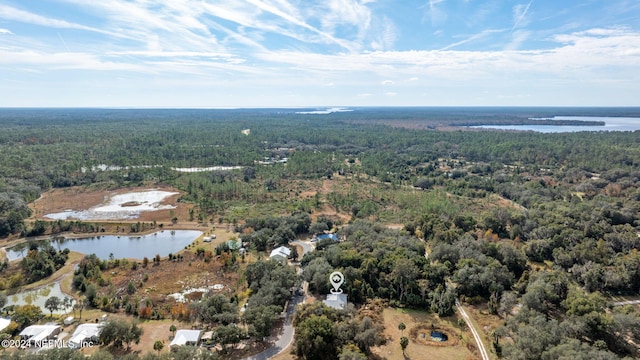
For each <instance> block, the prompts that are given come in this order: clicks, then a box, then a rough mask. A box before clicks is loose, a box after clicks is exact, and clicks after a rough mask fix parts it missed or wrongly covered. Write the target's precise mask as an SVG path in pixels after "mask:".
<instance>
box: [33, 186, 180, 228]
mask: <svg viewBox="0 0 640 360" xmlns="http://www.w3.org/2000/svg"><path fill="white" fill-rule="evenodd" d="M179 194H180V193H179V192H178V191H177V190H175V189H173V188H170V187H165V188H146V187H140V188H126V189H118V190H111V191H109V190H90V189H87V188H83V187H72V188H64V189H53V190H49V191H47V192H44V193H43V194H42V196H41V197H40V199H38V200H36V201H35V202H33V203H31V204H30V205H29V206H30V207H31V209H32V210H33V214H34V215H33V218H35V219H45V220H51V219H52V218H53V219H78V220H93V221H100V220H140V221H153V220H156V221H158V222H170V220H171V218H172V217H173V216H176V217H178V218H179V219H180V221H184V220H186V219H187V218H188V208H189V206H191V205H189V204H185V203H178V202H177V200H178V198H179Z"/></svg>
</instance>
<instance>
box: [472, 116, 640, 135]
mask: <svg viewBox="0 0 640 360" xmlns="http://www.w3.org/2000/svg"><path fill="white" fill-rule="evenodd" d="M550 119H551V120H584V121H604V122H605V125H604V126H558V125H479V126H469V127H472V128H481V129H499V130H519V131H537V132H541V133H563V132H578V131H635V130H640V118H631V117H597V116H555V117H553V118H550Z"/></svg>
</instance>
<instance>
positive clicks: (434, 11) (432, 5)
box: [423, 0, 447, 27]
mask: <svg viewBox="0 0 640 360" xmlns="http://www.w3.org/2000/svg"><path fill="white" fill-rule="evenodd" d="M445 1H446V0H429V1H428V2H427V3H426V4H425V5H424V6H423V8H424V9H426V10H425V15H424V17H423V21H424V20H425V19H428V20H429V21H430V22H431V25H432V26H436V27H438V26H441V25H443V24H444V23H445V22H446V21H447V13H446V12H445V11H444V10H443V9H442V7H441V6H440V4H441V3H444V2H445Z"/></svg>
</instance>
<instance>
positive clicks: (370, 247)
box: [0, 108, 640, 359]
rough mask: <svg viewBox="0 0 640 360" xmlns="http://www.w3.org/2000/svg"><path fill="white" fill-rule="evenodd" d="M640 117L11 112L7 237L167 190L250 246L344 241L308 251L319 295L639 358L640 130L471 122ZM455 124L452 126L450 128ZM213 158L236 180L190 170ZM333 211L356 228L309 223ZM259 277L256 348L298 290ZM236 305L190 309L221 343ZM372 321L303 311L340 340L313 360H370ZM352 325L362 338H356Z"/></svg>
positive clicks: (559, 348)
mask: <svg viewBox="0 0 640 360" xmlns="http://www.w3.org/2000/svg"><path fill="white" fill-rule="evenodd" d="M612 112H613V113H612ZM639 114H640V110H638V109H635V108H623V109H597V108H586V109H567V108H507V109H499V108H463V109H457V108H435V109H422V108H404V109H386V108H380V109H377V108H367V109H353V111H349V112H339V113H332V114H325V115H309V114H297V113H296V112H295V111H292V110H290V109H263V110H258V109H256V110H110V109H104V110H99V109H91V110H89V109H84V110H83V109H50V110H29V109H5V110H2V111H0V129H1V131H0V237H3V238H7V237H9V238H12V237H13V238H15V237H17V236H29V235H38V234H43V233H55V232H57V231H55V230H54V227H55V226H60V223H59V222H58V225H56V223H55V222H50V223H49V222H25V219H28V218H29V217H30V216H31V211H30V209H29V207H28V206H27V204H28V203H30V202H32V201H34V200H35V199H37V198H38V197H39V195H40V193H41V192H43V191H46V190H48V189H51V188H56V187H71V186H92V187H100V188H106V189H114V188H120V187H127V186H138V185H143V184H167V185H171V186H174V187H176V188H178V189H180V190H181V191H182V192H183V195H182V198H181V201H185V202H190V203H193V204H194V206H195V209H196V210H195V213H194V214H193V217H194V219H196V220H199V221H204V220H206V219H214V218H216V219H219V221H221V222H222V221H226V222H229V223H233V225H236V227H237V230H238V231H239V232H241V233H242V234H243V240H244V241H245V242H247V243H249V248H250V249H251V251H255V252H264V251H266V250H270V249H273V248H275V247H277V246H280V245H287V244H288V243H289V242H290V241H292V240H295V239H296V238H297V237H299V236H300V235H302V234H307V233H311V234H313V233H322V232H324V231H327V230H330V229H334V230H337V234H338V235H339V236H340V238H341V239H342V240H343V241H340V242H332V241H325V242H320V243H318V244H317V246H316V250H315V251H313V252H310V253H308V254H306V255H305V256H304V257H303V258H301V266H302V267H303V268H304V272H303V274H302V275H301V280H304V281H306V282H308V284H309V291H311V292H313V293H315V294H317V295H320V294H326V293H327V292H328V290H329V289H328V286H329V284H328V283H327V281H326V279H327V277H328V274H330V273H331V272H332V271H334V270H336V269H338V270H340V271H342V272H343V273H344V274H345V277H346V278H347V279H352V281H349V282H347V283H346V284H345V291H346V293H347V294H348V296H349V301H350V302H353V303H354V304H356V305H363V304H367V303H369V304H371V303H372V302H374V301H377V300H383V301H385V302H387V303H388V304H389V305H390V306H393V307H406V308H414V309H422V310H425V311H428V312H433V313H437V314H439V315H440V316H449V315H451V314H453V313H454V312H455V301H456V299H460V300H461V301H463V302H465V303H468V304H485V305H486V307H487V309H488V312H489V313H491V314H494V315H496V316H499V317H500V318H501V319H502V323H501V326H499V327H497V328H496V329H495V330H493V346H494V351H495V353H496V354H497V355H499V356H501V357H504V358H507V359H559V358H568V357H569V356H572V357H576V358H578V359H592V358H598V359H610V358H611V359H613V358H619V357H625V356H630V357H637V356H639V355H640V352H639V348H638V345H637V344H638V343H640V313H639V312H638V309H637V308H636V307H634V306H632V305H626V306H614V305H615V304H614V301H613V300H612V299H613V297H615V296H621V295H625V296H631V295H633V296H637V295H638V292H640V253H639V252H638V249H639V248H640V232H639V231H640V188H638V182H639V179H640V132H638V131H636V132H579V133H552V134H541V133H535V132H501V131H466V130H465V129H464V128H461V127H456V126H467V125H485V124H527V123H531V121H532V120H531V118H550V117H553V116H556V115H583V116H638V115H639ZM568 124H571V125H575V124H576V123H575V122H571V123H565V125H568ZM580 125H585V126H589V128H591V127H594V126H595V127H597V126H598V125H601V124H598V123H585V124H580ZM442 126H447V129H446V131H443V130H434V129H436V128H440V127H442ZM246 129H248V130H250V131H243V130H246ZM210 166H228V167H239V168H237V169H232V168H229V169H227V170H218V171H207V172H196V173H184V172H179V171H176V169H178V168H190V167H210ZM326 179H342V180H344V183H343V184H348V185H345V186H342V187H340V188H334V189H332V191H329V192H328V193H327V194H326V195H325V196H324V197H322V198H320V197H319V195H316V196H315V197H307V198H305V197H302V196H297V195H299V194H300V193H301V192H302V191H303V190H304V189H298V188H296V189H294V188H293V187H292V184H293V183H296V184H303V185H300V186H301V187H304V184H306V183H307V182H313V181H318V180H326ZM323 206H328V207H330V208H331V209H334V210H335V211H337V212H340V213H344V214H348V216H349V217H350V221H348V222H345V223H342V222H341V221H340V220H339V219H336V218H317V219H315V218H314V219H315V221H312V219H311V215H312V214H313V213H314V211H316V210H318V209H320V208H321V207H323ZM385 224H401V225H402V226H401V229H399V230H398V229H390V228H389V227H387V226H385ZM30 250H31V251H30V252H29V254H30V255H29V256H28V257H27V258H25V260H23V266H24V267H25V269H24V275H23V278H25V280H30V281H35V280H37V279H40V278H42V277H45V276H47V275H48V274H50V273H51V272H52V271H53V270H54V269H55V268H57V267H59V266H61V264H64V261H65V260H66V254H65V253H56V252H55V251H54V250H52V249H49V248H46V247H40V248H39V247H38V246H36V245H31V248H30ZM87 261H94V262H95V263H91V264H92V265H91V266H90V267H81V268H80V271H79V272H78V277H77V278H76V279H74V281H76V280H77V286H78V287H80V286H82V287H84V288H85V290H86V288H91V287H93V286H95V285H94V284H92V283H91V284H89V283H86V282H85V279H89V278H91V276H92V275H91V274H92V273H89V270H90V269H91V268H93V267H98V268H99V267H100V266H103V267H104V266H105V265H104V264H101V263H100V261H99V260H96V259H93V260H91V259H88V260H87ZM87 261H85V262H84V263H83V264H85V265H86V264H89V263H90V262H87ZM30 263H33V264H37V266H36V265H34V266H30V265H29V264H30ZM5 267H6V266H3V267H2V268H1V269H2V271H4V268H5ZM33 269H37V271H34V270H33ZM101 270H105V268H103V269H101ZM80 275H81V276H80ZM244 279H245V281H246V286H248V287H249V288H250V289H251V292H252V295H251V297H250V298H249V300H248V301H249V304H250V306H249V309H250V310H249V311H247V313H246V314H245V315H244V316H245V318H246V321H247V322H248V323H249V324H250V325H251V328H250V331H249V332H250V334H242V336H249V335H250V336H255V337H262V336H265V335H266V334H268V332H269V329H270V328H271V326H272V324H273V323H274V322H275V321H276V318H277V313H278V311H279V310H278V309H281V308H282V306H284V304H285V303H286V301H287V296H288V289H289V288H291V287H293V286H294V284H297V283H298V281H299V280H298V279H297V278H296V275H295V274H294V273H293V272H292V271H290V269H289V268H288V267H282V266H278V265H277V264H275V263H272V262H268V261H264V262H263V261H258V262H256V263H253V264H250V265H249V266H248V267H247V269H246V273H245V275H244ZM3 286H4V287H5V288H6V287H10V285H9V284H8V283H3ZM90 291H92V292H93V290H90ZM235 300H236V299H234V298H232V299H228V298H215V297H211V298H208V299H207V300H206V301H205V302H203V303H202V304H201V305H200V307H199V308H198V307H194V308H192V309H190V312H189V313H190V315H189V316H191V317H193V318H197V319H198V320H199V321H203V322H208V323H211V324H215V325H219V326H221V330H220V331H221V332H222V334H223V335H221V336H224V335H225V333H224V331H227V332H233V331H235V330H232V329H231V328H229V327H228V324H230V323H233V322H235V321H236V320H237V318H236V317H237V311H236V310H237V307H238V304H237V303H236V302H235ZM123 306H124V304H123ZM208 308H211V309H212V310H207V309H208ZM213 309H216V310H213ZM371 321H372V320H371V318H370V317H367V316H364V315H362V314H360V313H358V312H357V311H356V310H354V309H350V310H349V311H346V312H339V311H338V312H335V311H332V310H329V309H327V308H324V309H323V308H317V309H316V308H309V309H307V310H306V312H305V311H302V313H301V315H300V316H299V317H298V318H297V320H296V325H297V326H301V327H300V334H314V331H319V329H320V328H322V327H324V328H325V330H326V331H327V332H328V333H330V334H334V335H335V339H339V340H335V339H334V340H326V344H323V343H321V342H313V341H311V340H309V339H308V338H304V336H302V335H300V336H299V337H298V338H297V340H296V341H297V342H296V351H297V355H298V356H299V357H300V358H308V359H311V358H336V357H337V356H338V355H340V354H343V353H353V354H355V355H353V356H354V357H346V355H345V358H361V357H358V356H364V358H366V357H367V356H369V355H370V347H371V346H373V345H375V344H378V343H380V342H382V341H383V340H382V339H381V338H380V337H379V333H378V330H376V331H374V332H370V333H367V335H366V336H364V335H363V336H360V337H358V336H357V334H358V333H365V332H366V331H365V330H366V329H370V328H372V326H373V325H370V322H371ZM368 324H369V325H368ZM347 328H349V329H351V330H350V331H351V333H349V334H348V335H344V336H342V337H339V336H338V334H339V333H341V332H345V331H346V330H345V329H347ZM376 329H377V328H376ZM226 335H228V336H230V337H232V336H236V337H237V336H240V335H239V334H226ZM334 335H331V336H334ZM309 336H311V335H309ZM329 338H330V337H327V339H329ZM358 339H359V340H358ZM363 339H364V340H363ZM311 353H313V354H315V355H314V356H315V357H313V356H309V355H308V354H311ZM318 354H326V356H325V357H322V355H318ZM2 356H3V355H2V354H0V357H2ZM317 356H320V357H317ZM34 358H35V357H34Z"/></svg>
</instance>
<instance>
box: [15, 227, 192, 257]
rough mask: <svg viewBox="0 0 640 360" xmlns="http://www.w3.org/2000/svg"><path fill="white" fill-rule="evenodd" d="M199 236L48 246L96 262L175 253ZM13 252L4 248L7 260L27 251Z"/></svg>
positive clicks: (111, 238) (104, 238)
mask: <svg viewBox="0 0 640 360" xmlns="http://www.w3.org/2000/svg"><path fill="white" fill-rule="evenodd" d="M200 235H202V231H197V230H161V231H156V232H154V233H151V234H148V235H140V236H130V235H100V236H93V237H88V238H77V239H66V238H64V239H61V240H51V245H53V247H54V248H56V249H58V250H62V249H64V248H68V249H69V250H71V251H77V252H79V253H83V254H96V255H97V256H98V257H99V258H100V259H108V258H109V257H110V256H111V255H112V254H113V257H114V258H115V259H122V258H135V259H142V258H144V257H147V258H152V257H154V256H156V255H160V256H163V257H164V256H167V255H169V254H170V253H176V252H178V251H180V250H182V249H184V247H185V246H187V245H189V244H191V243H192V242H193V240H195V239H196V238H197V237H198V236H200ZM13 249H14V248H11V249H6V253H7V257H8V258H9V260H15V259H20V258H22V257H23V256H24V255H25V254H26V252H27V249H22V250H19V251H18V250H17V249H16V250H13Z"/></svg>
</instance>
